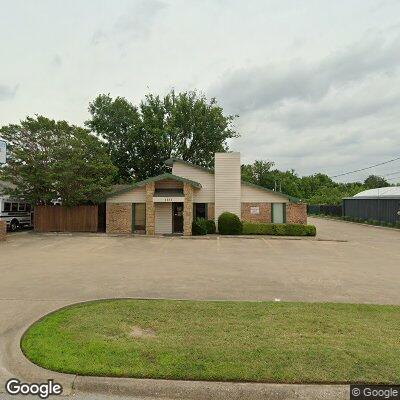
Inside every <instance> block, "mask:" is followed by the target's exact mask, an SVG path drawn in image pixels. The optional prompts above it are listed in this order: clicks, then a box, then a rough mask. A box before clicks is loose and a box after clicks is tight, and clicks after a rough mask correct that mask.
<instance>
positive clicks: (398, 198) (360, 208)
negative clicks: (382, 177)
mask: <svg viewBox="0 0 400 400" xmlns="http://www.w3.org/2000/svg"><path fill="white" fill-rule="evenodd" d="M343 216H346V217H355V218H361V219H364V220H376V221H381V222H388V223H391V224H395V223H397V222H400V186H394V187H393V186H392V187H384V188H378V189H370V190H365V191H364V192H361V193H358V194H356V195H355V196H354V197H347V198H344V199H343Z"/></svg>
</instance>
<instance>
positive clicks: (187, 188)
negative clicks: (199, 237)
mask: <svg viewBox="0 0 400 400" xmlns="http://www.w3.org/2000/svg"><path fill="white" fill-rule="evenodd" d="M183 193H184V195H185V202H184V203H183V234H184V236H190V235H191V234H192V222H193V187H192V185H190V184H189V183H186V182H185V183H184V184H183Z"/></svg>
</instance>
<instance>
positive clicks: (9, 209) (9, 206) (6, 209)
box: [3, 203, 11, 211]
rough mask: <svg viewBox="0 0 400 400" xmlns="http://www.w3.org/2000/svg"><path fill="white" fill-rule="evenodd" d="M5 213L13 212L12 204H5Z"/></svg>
mask: <svg viewBox="0 0 400 400" xmlns="http://www.w3.org/2000/svg"><path fill="white" fill-rule="evenodd" d="M3 211H11V203H4V210H3Z"/></svg>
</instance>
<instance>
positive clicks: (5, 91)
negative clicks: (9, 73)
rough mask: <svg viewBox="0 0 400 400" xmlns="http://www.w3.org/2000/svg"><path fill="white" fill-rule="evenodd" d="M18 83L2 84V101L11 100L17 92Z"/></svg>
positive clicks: (0, 94)
mask: <svg viewBox="0 0 400 400" xmlns="http://www.w3.org/2000/svg"><path fill="white" fill-rule="evenodd" d="M17 90H18V85H15V86H11V85H1V84H0V101H5V100H11V99H13V98H14V97H15V94H16V93H17Z"/></svg>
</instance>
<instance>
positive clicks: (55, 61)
mask: <svg viewBox="0 0 400 400" xmlns="http://www.w3.org/2000/svg"><path fill="white" fill-rule="evenodd" d="M51 65H52V66H53V67H61V65H62V58H61V56H60V55H59V54H55V55H54V57H53V58H52V60H51Z"/></svg>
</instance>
